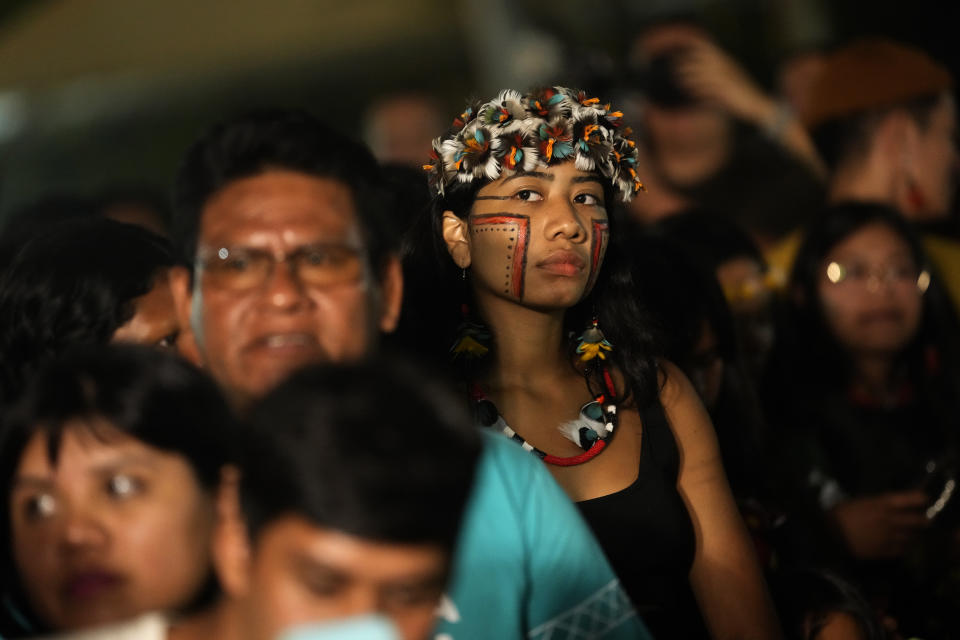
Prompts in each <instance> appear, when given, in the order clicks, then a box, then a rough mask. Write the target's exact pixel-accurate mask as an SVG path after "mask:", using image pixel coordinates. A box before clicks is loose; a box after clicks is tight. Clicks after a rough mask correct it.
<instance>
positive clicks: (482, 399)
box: [470, 367, 617, 467]
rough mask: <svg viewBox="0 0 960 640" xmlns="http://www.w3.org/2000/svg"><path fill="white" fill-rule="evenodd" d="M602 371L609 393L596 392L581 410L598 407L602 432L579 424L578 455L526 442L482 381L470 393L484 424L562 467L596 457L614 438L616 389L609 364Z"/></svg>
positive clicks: (586, 410) (536, 454)
mask: <svg viewBox="0 0 960 640" xmlns="http://www.w3.org/2000/svg"><path fill="white" fill-rule="evenodd" d="M601 371H602V374H603V382H604V385H605V386H606V389H607V393H606V394H603V393H600V394H596V395H594V398H593V402H590V403H588V404H587V405H584V408H583V409H581V412H580V413H581V416H585V415H586V414H587V412H588V411H589V408H590V407H591V405H594V406H597V407H599V408H600V417H601V418H602V420H603V430H602V432H597V431H595V430H594V429H591V428H590V427H587V426H583V427H580V428H579V434H578V436H579V437H578V440H579V442H577V444H579V445H580V447H581V448H583V449H584V452H583V453H580V454H577V455H575V456H555V455H551V454H549V453H547V452H546V451H543V450H541V449H538V448H537V447H535V446H533V445H532V444H530V443H529V442H527V441H526V440H525V439H524V438H523V436H521V435H520V434H519V433H517V432H516V431H514V430H513V429H511V428H510V425H508V424H507V421H506V420H504V419H503V416H502V415H500V411H499V410H498V409H497V407H496V405H495V404H493V401H491V400H490V399H489V398H488V397H487V396H486V394H484V393H483V390H482V389H481V388H480V385H479V384H477V383H473V385H472V387H471V392H470V395H471V397H472V398H473V401H474V402H475V404H476V410H477V420H478V422H479V423H480V424H481V425H483V426H485V427H488V428H493V429H499V430H500V432H501V433H503V435H505V436H507V437H508V438H510V439H512V440H513V441H514V442H516V443H518V444H519V445H520V446H521V447H523V449H524V450H525V451H529V452H530V453H532V454H534V455H535V456H537V457H538V458H540V459H541V460H543V461H544V462H546V463H547V464H555V465H557V466H561V467H570V466H574V465H578V464H583V463H584V462H587V461H588V460H592V459H593V458H595V457H597V456H598V455H599V454H600V452H601V451H603V450H604V448H606V446H607V444H608V443H609V442H610V440H611V439H612V438H613V432H614V429H616V427H617V404H616V400H617V394H616V389H615V388H614V386H613V380H612V379H611V378H610V374H609V372H608V371H607V369H606V367H604V368H602V369H601ZM587 388H588V389H589V388H590V385H589V382H588V384H587ZM571 439H573V438H571Z"/></svg>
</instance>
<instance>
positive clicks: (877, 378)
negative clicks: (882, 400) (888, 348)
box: [853, 353, 893, 397]
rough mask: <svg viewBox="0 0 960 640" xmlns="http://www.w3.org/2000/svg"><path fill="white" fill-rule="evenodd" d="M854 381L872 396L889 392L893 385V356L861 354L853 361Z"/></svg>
mask: <svg viewBox="0 0 960 640" xmlns="http://www.w3.org/2000/svg"><path fill="white" fill-rule="evenodd" d="M853 366H854V375H855V379H856V383H857V384H858V385H860V387H861V388H862V389H863V390H864V391H866V392H867V393H869V394H870V395H872V396H875V397H880V396H883V395H886V394H887V393H889V392H890V391H891V389H892V386H893V358H891V357H890V356H889V355H888V354H873V353H870V354H861V355H859V356H858V357H857V358H856V359H855V360H854V363H853Z"/></svg>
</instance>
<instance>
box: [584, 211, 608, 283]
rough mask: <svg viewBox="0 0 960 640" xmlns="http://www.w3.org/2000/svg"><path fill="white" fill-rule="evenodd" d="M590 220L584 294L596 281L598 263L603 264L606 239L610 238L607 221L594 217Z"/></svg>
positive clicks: (598, 269)
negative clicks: (587, 270)
mask: <svg viewBox="0 0 960 640" xmlns="http://www.w3.org/2000/svg"><path fill="white" fill-rule="evenodd" d="M592 222H593V235H592V236H591V239H590V242H591V244H590V278H589V279H588V280H587V288H586V290H585V291H584V295H586V294H588V293H590V291H591V290H592V289H593V285H594V283H596V281H597V274H598V273H599V272H600V265H601V264H603V255H604V254H605V253H606V252H607V241H608V240H609V239H610V223H609V222H607V221H606V220H596V219H594V220H593V221H592Z"/></svg>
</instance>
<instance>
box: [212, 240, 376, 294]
mask: <svg viewBox="0 0 960 640" xmlns="http://www.w3.org/2000/svg"><path fill="white" fill-rule="evenodd" d="M318 248H337V249H346V250H347V251H349V252H350V253H351V254H352V255H353V257H355V258H356V259H357V261H358V263H359V265H360V269H359V271H358V274H357V277H356V278H355V279H346V280H343V281H342V282H333V283H330V284H329V285H319V284H315V283H310V282H309V281H308V280H307V279H304V278H303V276H302V274H301V272H300V269H301V268H302V267H299V266H297V262H296V260H297V259H298V258H301V257H302V256H304V255H305V254H306V253H308V252H310V251H314V250H316V249H318ZM234 253H238V254H247V255H249V256H257V257H263V258H269V260H270V267H269V269H268V270H267V271H266V272H265V273H264V275H263V276H262V278H261V279H260V281H258V282H257V283H256V284H254V285H251V286H248V287H239V288H234V287H224V288H225V289H228V290H231V291H236V292H237V293H247V292H250V291H255V290H257V289H260V288H262V287H263V286H264V285H265V284H266V283H267V282H269V281H270V279H271V277H273V275H274V273H275V269H276V267H277V265H278V264H280V263H283V264H286V265H287V267H288V268H289V269H290V274H291V275H292V276H293V277H294V278H295V279H296V280H297V281H298V282H299V283H301V284H302V285H304V286H307V287H309V288H319V289H325V288H327V287H332V286H338V285H340V284H348V283H351V282H363V281H368V280H369V278H370V275H371V271H370V261H369V256H368V255H367V248H366V246H365V245H363V244H356V245H351V244H348V243H342V242H313V243H306V244H303V245H300V246H298V247H295V248H294V249H293V250H292V251H284V252H276V251H271V250H269V249H265V248H260V247H249V246H245V245H233V246H219V247H217V248H216V249H214V248H213V247H199V248H198V249H197V258H196V260H194V264H193V275H194V282H195V283H199V282H200V279H201V277H202V276H203V274H204V272H208V273H209V272H210V271H211V270H210V266H209V265H210V264H211V263H214V264H223V263H224V262H225V261H226V260H227V259H228V258H229V257H230V256H231V254H234ZM278 255H279V257H278ZM214 261H219V262H214Z"/></svg>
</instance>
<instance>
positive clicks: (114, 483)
mask: <svg viewBox="0 0 960 640" xmlns="http://www.w3.org/2000/svg"><path fill="white" fill-rule="evenodd" d="M142 488H143V483H141V482H140V481H139V480H137V479H136V478H134V477H133V476H130V475H127V474H125V473H118V474H116V475H114V476H112V477H111V478H110V479H109V480H108V481H107V492H108V493H109V494H110V495H111V496H113V497H115V498H127V497H130V496H132V495H134V494H136V493H139V492H140V490H141V489H142Z"/></svg>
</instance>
